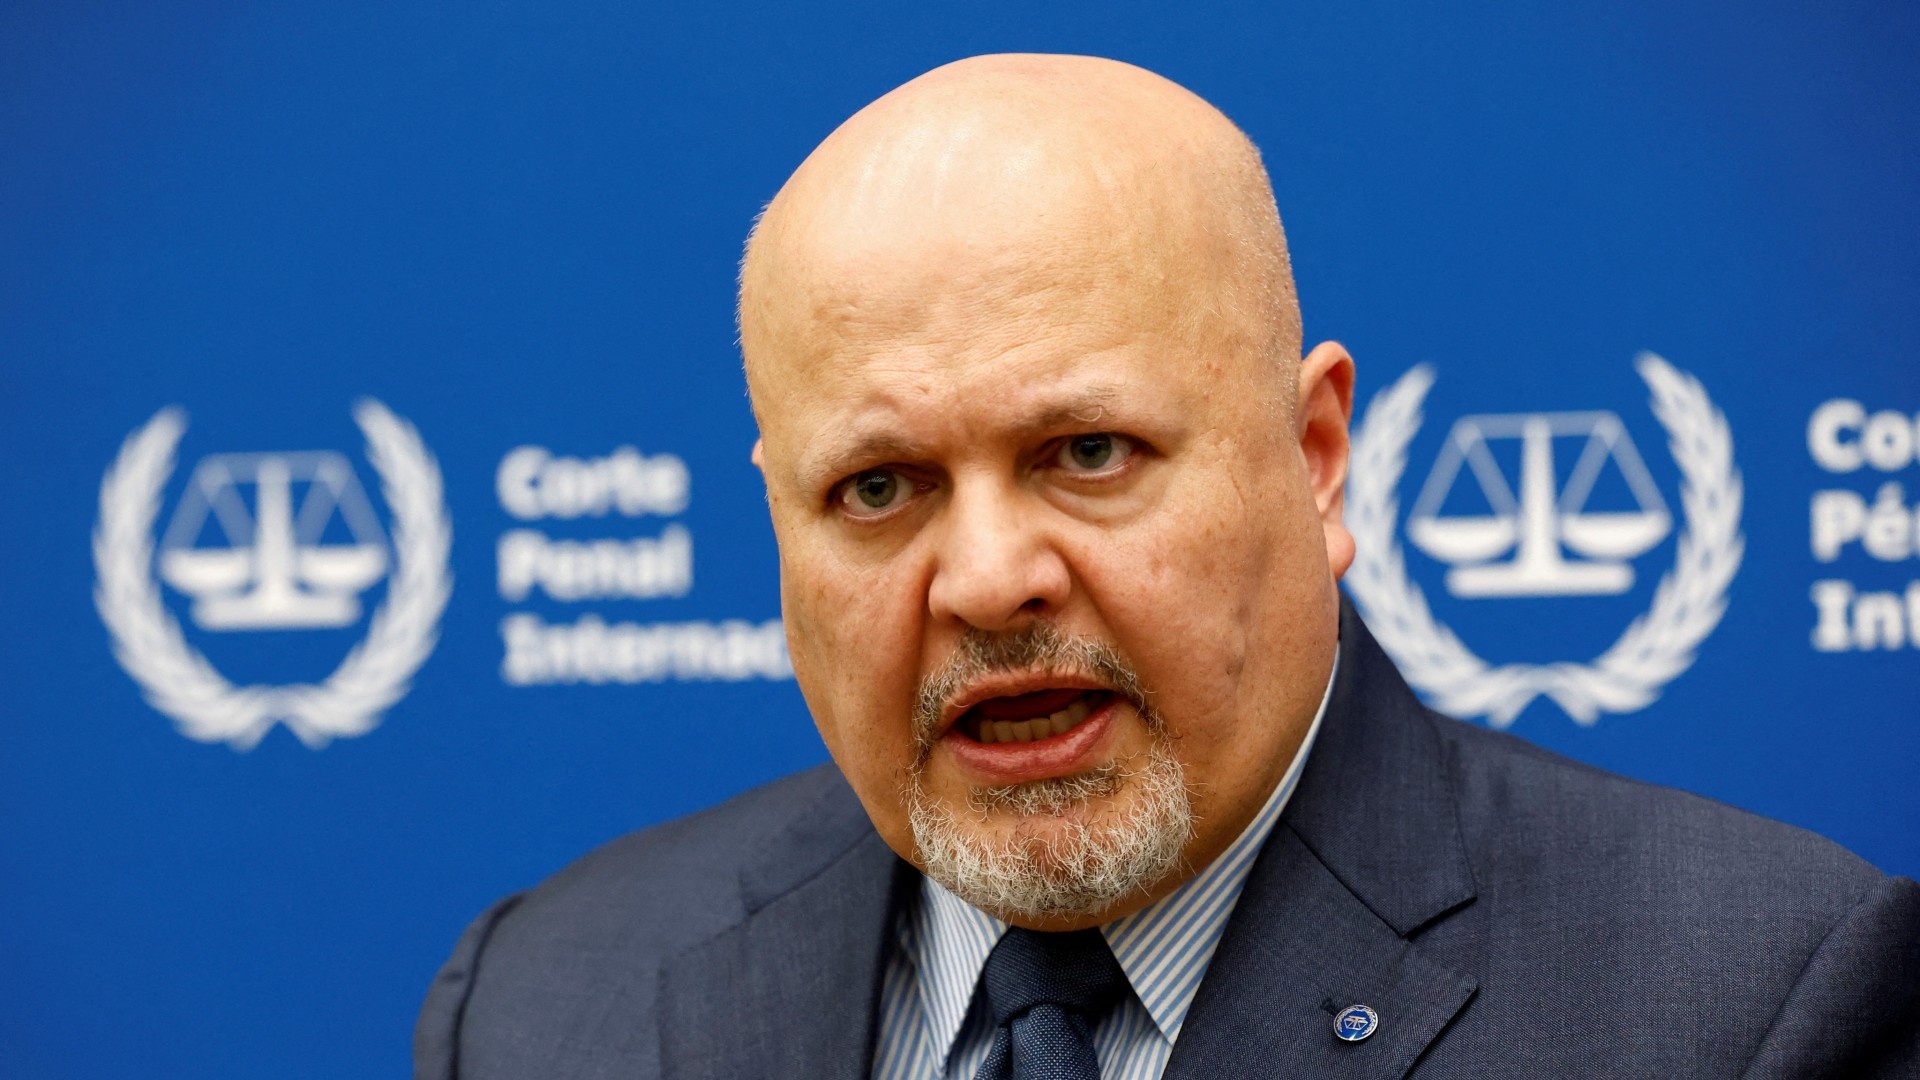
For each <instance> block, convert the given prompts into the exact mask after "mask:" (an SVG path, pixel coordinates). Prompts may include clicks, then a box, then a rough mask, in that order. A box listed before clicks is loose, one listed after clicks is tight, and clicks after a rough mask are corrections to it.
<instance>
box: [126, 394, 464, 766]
mask: <svg viewBox="0 0 1920 1080" xmlns="http://www.w3.org/2000/svg"><path fill="white" fill-rule="evenodd" d="M354 418H355V420H356V421H357V422H358V423H359V425H360V428H361V431H362V432H363V433H364V434H365V436H366V438H367V458H368V460H369V462H371V464H372V465H373V467H374V469H375V471H376V472H378V473H379V475H380V479H381V494H382V496H383V497H384V499H385V501H386V503H387V505H388V507H389V509H390V511H391V512H392V518H393V535H392V538H391V543H389V539H388V536H387V534H386V532H385V531H384V530H383V529H382V528H381V526H380V520H379V517H378V516H377V515H376V513H375V512H374V508H373V505H372V503H371V501H370V500H369V499H368V497H367V493H366V491H365V490H364V489H363V488H362V487H361V485H360V481H359V478H358V477H357V476H356V475H355V473H354V468H353V465H352V463H351V462H350V461H349V460H348V459H347V457H346V456H345V455H344V454H340V453H337V452H335V451H331V450H317V451H293V452H283V453H261V454H212V455H208V456H207V457H204V458H201V459H200V461H199V462H198V463H197V464H196V465H195V466H194V470H193V473H192V475H191V477H190V478H189V480H188V482H187V485H186V492H185V494H184V495H183V496H182V498H181V501H180V504H179V506H178V507H176V508H175V510H174V513H173V517H172V518H171V520H170V521H169V523H168V525H167V529H166V533H165V535H164V536H163V537H162V539H161V541H160V544H159V549H158V552H157V553H156V551H155V547H154V542H153V526H154V522H155V520H156V518H157V516H158V513H159V509H160V496H161V492H162V491H163V489H164V488H165V486H166V482H167V479H168V477H169V476H170V475H171V474H172V471H173V455H174V450H175V449H176V447H177V446H178V444H179V441H180V438H181V436H182V435H183V434H184V433H185V431H186V417H185V414H184V413H182V412H181V410H179V409H177V408H168V409H162V410H161V411H160V412H159V413H158V414H156V415H155V416H154V417H153V419H151V420H150V421H148V422H147V424H146V425H145V426H144V427H142V428H141V429H140V430H138V431H136V432H134V433H133V435H131V436H130V437H129V438H128V439H127V441H126V444H125V445H124V446H123V447H122V448H121V450H120V453H119V456H118V457H117V458H116V459H115V461H114V464H113V466H112V467H111V468H110V469H108V471H107V475H106V478H105V480H104V482H103V483H102V485H101V489H100V519H99V524H98V526H97V527H96V529H95V531H94V544H93V549H94V565H95V569H96V571H97V573H98V583H97V586H96V588H95V592H94V601H95V606H96V607H97V608H98V609H99V611H100V616H101V619H102V620H103V621H104V622H105V623H106V626H107V629H108V632H109V633H110V634H111V636H112V639H113V648H114V654H115V656H117V657H118V658H119V660H120V662H121V665H122V666H123V667H125V668H126V669H127V672H128V673H129V674H130V675H132V676H133V678H134V679H135V681H136V682H138V683H139V684H140V686H141V689H142V690H143V691H144V692H145V694H146V698H147V700H148V702H150V703H151V704H152V705H153V706H154V707H155V708H156V709H158V710H160V711H161V712H163V713H166V714H168V715H169V716H171V717H172V718H173V719H174V721H175V723H176V724H177V725H178V726H179V729H180V731H181V733H182V734H185V735H187V736H188V737H189V738H193V739H197V740H200V741H202V742H226V743H229V744H230V745H232V746H234V747H235V748H236V749H242V750H244V749H249V748H251V747H252V746H254V745H255V744H257V743H258V742H259V740H260V739H261V738H262V737H263V736H265V734H266V733H267V732H268V731H269V730H271V729H272V728H273V726H274V725H275V724H276V723H284V724H286V725H287V727H288V728H289V730H291V731H292V732H293V733H294V735H296V736H297V737H299V738H300V740H301V741H302V742H304V743H306V744H307V745H308V746H311V747H315V748H318V747H321V746H324V745H326V744H327V742H328V741H329V740H331V739H334V738H338V737H343V736H352V735H360V734H364V733H366V732H367V731H370V730H372V728H373V727H374V726H375V725H377V724H378V723H379V720H380V716H381V714H382V713H383V712H384V711H385V710H386V709H388V708H389V707H390V706H392V705H393V704H394V703H395V702H397V701H398V700H399V699H400V698H401V697H402V696H404V695H405V694H406V692H407V690H408V688H409V685H410V683H411V680H412V678H413V675H414V673H415V672H417V671H418V670H419V668H420V665H421V664H423V663H424V662H425V661H426V658H427V656H428V655H429V654H430V653H431V652H432V651H433V646H434V644H435V642H436V641H437V639H438V633H439V619H440V615H441V613H442V612H443V611H444V610H445V608H446V602H447V598H448V595H449V593H450V591H451V588H452V583H451V579H450V575H449V573H448V568H447V559H448V552H449V549H450V546H451V540H452V531H451V526H450V525H449V523H448V520H447V512H446V507H445V504H444V501H443V498H442V485H441V479H440V471H439V466H438V465H437V464H436V463H435V462H434V460H433V456H432V454H430V453H429V452H428V451H427V449H426V447H425V446H424V445H423V444H422V443H421V441H420V436H419V434H418V433H417V432H416V431H414V429H413V426H412V425H411V424H408V423H407V422H406V421H405V420H402V419H401V418H399V417H397V416H395V415H394V414H393V413H392V412H390V411H389V410H388V409H387V408H386V407H385V406H384V405H381V404H380V403H379V402H377V401H373V400H371V399H368V400H364V401H362V402H360V403H359V405H358V406H356V408H355V410H354ZM249 495H251V498H249V497H248V496H249ZM156 576H157V578H158V579H159V580H161V581H165V582H166V583H167V584H168V585H170V586H172V587H173V588H174V589H175V590H177V591H179V592H180V593H181V594H183V595H185V596H187V597H189V598H191V599H192V601H193V603H192V605H191V608H190V614H191V617H192V619H193V622H194V624H195V625H197V626H199V627H201V628H202V629H205V630H210V631H218V632H230V631H259V630H300V629H327V628H335V629H337V628H342V627H348V626H352V625H354V624H355V623H357V622H359V621H360V619H361V615H362V602H361V597H362V596H363V594H365V593H366V592H367V590H369V589H371V588H372V587H373V586H375V585H376V584H378V583H379V582H380V581H381V580H382V579H383V578H384V579H387V580H388V588H387V594H386V597H385V598H384V600H383V601H382V602H381V604H380V605H379V607H378V608H377V609H376V610H375V612H374V614H373V616H372V618H371V620H370V621H369V625H368V629H367V634H366V637H365V638H364V639H362V640H361V641H360V642H359V643H358V644H356V645H354V646H353V648H352V649H351V650H350V651H349V652H348V654H347V656H346V658H345V659H344V660H343V661H342V662H341V664H340V666H339V667H338V668H337V669H335V671H334V672H333V674H332V675H331V676H330V677H328V678H327V679H326V680H325V681H323V682H320V683H318V684H295V685H287V686H257V685H256V686H244V687H241V686H234V685H233V684H232V683H230V682H228V681H227V680H226V678H225V677H223V676H222V675H221V674H220V673H219V672H218V671H216V670H215V669H214V667H213V665H212V664H211V663H210V662H209V661H208V660H207V658H206V657H205V656H204V655H203V654H201V653H200V652H199V651H198V650H197V649H195V648H193V646H192V645H190V644H189V643H188V642H187V640H186V638H185V635H184V634H183V633H182V630H181V627H180V624H179V623H178V621H177V620H175V619H174V617H173V615H172V613H171V612H170V611H169V610H168V608H167V606H166V604H165V603H164V601H163V598H162V594H161V591H160V587H159V584H158V581H156Z"/></svg>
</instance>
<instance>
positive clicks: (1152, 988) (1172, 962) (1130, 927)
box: [901, 647, 1340, 1060]
mask: <svg viewBox="0 0 1920 1080" xmlns="http://www.w3.org/2000/svg"><path fill="white" fill-rule="evenodd" d="M1339 666H1340V654H1339V650H1338V648H1337V647H1336V648H1335V650H1334V662H1333V670H1334V671H1335V672H1337V671H1338V670H1339ZM1332 695H1333V672H1329V673H1328V675H1327V686H1326V689H1325V690H1324V691H1322V692H1321V695H1320V708H1319V710H1318V711H1317V712H1315V713H1314V715H1313V723H1312V724H1310V725H1309V726H1308V727H1307V734H1306V737H1305V738H1303V739H1301V740H1300V748H1299V749H1298V750H1296V751H1294V755H1293V761H1292V762H1291V763H1290V764H1289V765H1288V766H1287V771H1286V773H1285V775H1283V776H1282V777H1281V778H1280V782H1279V783H1278V784H1276V785H1274V789H1273V792H1272V793H1271V794H1269V795H1268V796H1267V801H1266V803H1265V804H1264V805H1262V806H1261V808H1260V811H1259V813H1257V814H1255V815H1254V818H1253V820H1252V821H1251V822H1249V823H1248V824H1247V827H1246V828H1245V829H1244V830H1242V831H1241V833H1240V835H1239V837H1237V838H1236V839H1235V840H1234V842H1233V843H1232V844H1231V845H1229V846H1228V848H1227V850H1225V851H1223V852H1221V853H1220V857H1219V858H1216V859H1214V860H1213V861H1212V862H1211V863H1208V864H1207V866H1206V868H1205V869H1203V870H1201V871H1200V872H1199V873H1198V874H1195V875H1194V876H1193V877H1192V878H1190V879H1189V880H1187V881H1186V882H1185V883H1184V884H1182V885H1181V886H1180V887H1179V888H1178V889H1175V890H1174V891H1173V892H1171V893H1169V894H1167V895H1166V896H1164V897H1161V898H1160V899H1159V900H1157V901H1155V902H1154V903H1152V904H1150V905H1148V906H1147V907H1144V908H1142V909H1140V910H1139V911H1136V912H1134V913H1133V914H1131V915H1128V916H1127V917H1125V918H1123V919H1116V920H1114V921H1113V922H1110V923H1108V924H1106V925H1105V926H1102V927H1101V928H1100V932H1101V933H1103V934H1105V935H1106V938H1107V945H1108V947H1110V948H1112V949H1113V956H1114V959H1116V960H1118V961H1119V962H1120V969H1121V970H1122V971H1124V972H1125V973H1126V976H1127V982H1128V983H1130V984H1131V985H1132V987H1133V992H1134V994H1135V996H1137V997H1138V998H1139V999H1140V1003H1141V1004H1142V1005H1143V1006H1145V1007H1146V1010H1147V1015H1148V1016H1149V1017H1151V1018H1152V1019H1153V1023H1154V1026H1155V1027H1157V1028H1159V1029H1160V1034H1161V1035H1162V1036H1163V1037H1164V1038H1166V1040H1167V1041H1168V1042H1172V1041H1173V1040H1174V1039H1175V1038H1176V1037H1178V1035H1179V1034H1180V1027H1181V1025H1182V1024H1183V1023H1185V1022H1186V1018H1187V1010H1188V1008H1189V1007H1190V1006H1191V1005H1192V1004H1193V995H1194V994H1195V993H1196V992H1197V991H1198V990H1199V988H1200V979H1201V978H1202V977H1203V976H1204V975H1205V974H1206V972H1207V965H1208V963H1209V962H1211V961H1212V959H1213V952H1214V949H1215V948H1216V947H1218V946H1219V944H1220V935H1221V933H1222V932H1223V931H1225V929H1226V926H1227V918H1228V916H1230V915H1232V914H1233V908H1234V905H1235V904H1236V903H1238V902H1239V899H1240V890H1241V887H1242V886H1244V885H1245V884H1246V881H1247V872H1248V871H1250V870H1251V869H1253V860H1254V858H1255V857H1256V856H1258V855H1259V854H1260V849H1261V847H1262V846H1263V845H1265V843H1266V841H1267V835H1268V834H1269V833H1271V832H1272V831H1273V826H1274V823H1275V822H1277V821H1279V820H1280V814H1281V811H1283V810H1285V809H1286V805H1287V799H1288V798H1289V797H1290V796H1292V794H1293V789H1294V787H1295V786H1296V785H1297V784H1298V783H1299V781H1300V773H1301V771H1302V770H1303V769H1304V768H1305V767H1306V763H1307V755H1308V753H1309V752H1310V751H1311V750H1312V749H1313V740H1314V736H1315V735H1317V734H1319V731H1320V721H1321V720H1322V719H1324V718H1325V717H1326V714H1327V701H1328V700H1329V699H1330V698H1331V697H1332ZM902 930H903V933H902V935H901V937H902V941H901V946H902V947H903V948H904V949H905V950H906V953H907V955H908V956H909V957H911V958H912V959H913V961H914V966H915V968H916V978H917V979H918V982H919V990H920V1001H921V1006H922V1008H923V1009H925V1010H926V1020H927V1025H928V1031H927V1034H928V1035H929V1036H930V1037H931V1041H932V1045H933V1046H934V1048H935V1050H936V1051H937V1052H938V1054H939V1055H940V1060H945V1059H946V1058H947V1056H948V1055H950V1054H951V1053H952V1051H953V1043H954V1040H955V1039H956V1038H958V1037H959V1035H960V1029H961V1026H962V1025H963V1024H964V1023H965V1022H966V1019H967V1008H968V1006H969V1004H970V1003H971V1002H972V1000H973V990H974V987H975V986H976V985H977V984H978V983H979V982H980V972H981V971H982V970H983V969H984V968H985V967H986V964H987V955H988V954H989V953H991V952H993V947H994V946H995V945H997V944H999V942H1000V936H1001V935H1002V934H1004V933H1006V931H1007V923H1005V922H1003V921H1002V920H1000V919H996V918H994V917H993V916H991V915H989V914H987V913H986V912H984V911H981V910H980V909H979V908H976V907H974V906H973V905H972V904H969V903H967V902H966V901H965V900H962V899H960V898H959V897H957V896H955V895H954V894H953V893H951V892H948V891H947V889H946V888H945V887H944V886H942V885H941V884H940V883H938V882H936V881H934V880H933V879H932V878H928V877H925V876H922V877H921V879H920V902H919V904H918V905H916V910H915V911H914V912H913V913H912V915H911V916H910V917H909V918H908V919H907V920H905V921H904V924H903V926H902Z"/></svg>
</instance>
